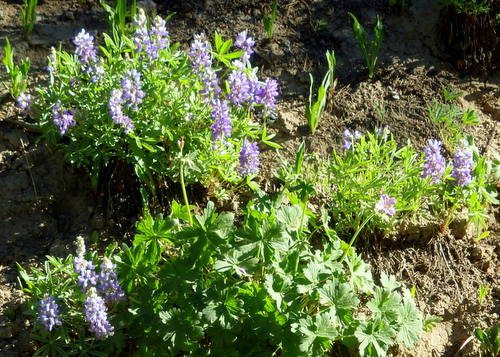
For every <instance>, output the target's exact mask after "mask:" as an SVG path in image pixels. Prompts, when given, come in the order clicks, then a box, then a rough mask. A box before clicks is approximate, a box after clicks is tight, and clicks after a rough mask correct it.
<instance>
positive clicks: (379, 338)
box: [354, 319, 396, 357]
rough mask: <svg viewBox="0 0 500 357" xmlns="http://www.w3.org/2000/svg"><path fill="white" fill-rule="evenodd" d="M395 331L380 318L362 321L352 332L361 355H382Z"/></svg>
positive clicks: (370, 356) (385, 352)
mask: <svg viewBox="0 0 500 357" xmlns="http://www.w3.org/2000/svg"><path fill="white" fill-rule="evenodd" d="M395 334H396V332H395V330H394V329H393V328H392V327H391V326H390V325H388V324H387V323H386V322H384V321H382V320H378V319H377V320H372V321H363V322H362V323H361V324H360V325H359V326H358V327H357V328H356V331H355V332H354V336H355V337H356V338H357V339H358V342H359V353H360V355H361V356H369V357H384V356H386V355H387V350H388V349H389V347H390V346H391V345H392V343H393V339H394V336H395Z"/></svg>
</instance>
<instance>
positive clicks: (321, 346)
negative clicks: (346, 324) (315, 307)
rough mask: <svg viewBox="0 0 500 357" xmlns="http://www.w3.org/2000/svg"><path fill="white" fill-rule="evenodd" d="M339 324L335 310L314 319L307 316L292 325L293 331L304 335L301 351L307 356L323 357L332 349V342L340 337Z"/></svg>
mask: <svg viewBox="0 0 500 357" xmlns="http://www.w3.org/2000/svg"><path fill="white" fill-rule="evenodd" d="M338 326H339V322H338V320H337V317H336V315H335V309H329V310H327V311H324V312H322V313H320V314H318V315H315V316H314V317H311V316H306V317H305V318H302V319H300V320H299V322H298V323H295V324H292V330H294V331H296V332H299V333H300V334H301V335H302V338H301V341H300V346H299V348H300V350H301V352H305V353H306V354H307V356H323V355H324V352H325V351H326V350H328V349H330V348H331V347H332V342H333V341H334V340H335V339H336V338H337V337H338V336H339V332H338Z"/></svg>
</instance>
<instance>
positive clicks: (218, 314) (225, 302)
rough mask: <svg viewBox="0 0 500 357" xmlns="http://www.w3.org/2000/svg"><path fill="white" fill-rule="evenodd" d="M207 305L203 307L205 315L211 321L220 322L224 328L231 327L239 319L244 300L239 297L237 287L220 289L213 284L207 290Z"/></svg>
mask: <svg viewBox="0 0 500 357" xmlns="http://www.w3.org/2000/svg"><path fill="white" fill-rule="evenodd" d="M206 298H207V299H206V300H207V301H206V302H207V305H206V307H205V308H204V309H203V312H202V313H203V316H204V317H205V318H206V319H207V320H208V321H209V322H210V323H212V324H213V323H214V322H218V323H219V324H220V325H221V326H222V327H224V328H227V329H229V328H231V327H232V326H233V324H234V323H235V322H236V321H237V320H238V316H239V315H240V312H241V305H242V302H241V300H240V299H239V298H237V289H236V288H227V289H224V290H222V291H221V290H218V286H217V287H215V286H213V287H212V288H211V289H210V290H209V291H207V297H206Z"/></svg>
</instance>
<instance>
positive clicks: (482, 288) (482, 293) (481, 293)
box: [477, 284, 491, 305]
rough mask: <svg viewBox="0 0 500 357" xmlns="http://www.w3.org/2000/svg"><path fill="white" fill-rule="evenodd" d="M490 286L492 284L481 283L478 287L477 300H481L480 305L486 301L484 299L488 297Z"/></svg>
mask: <svg viewBox="0 0 500 357" xmlns="http://www.w3.org/2000/svg"><path fill="white" fill-rule="evenodd" d="M490 288H491V286H490V284H486V285H483V284H479V288H478V289H477V300H478V302H479V305H482V304H483V303H484V300H485V299H486V296H488V293H489V291H490Z"/></svg>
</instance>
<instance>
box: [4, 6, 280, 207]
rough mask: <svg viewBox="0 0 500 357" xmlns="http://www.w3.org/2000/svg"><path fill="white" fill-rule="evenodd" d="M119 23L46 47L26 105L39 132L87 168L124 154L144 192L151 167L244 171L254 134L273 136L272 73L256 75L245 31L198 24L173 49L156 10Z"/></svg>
mask: <svg viewBox="0 0 500 357" xmlns="http://www.w3.org/2000/svg"><path fill="white" fill-rule="evenodd" d="M113 11H114V12H116V13H119V11H118V10H117V9H115V10H113ZM124 11H125V10H123V9H122V11H121V12H120V13H124ZM115 17H116V16H115ZM115 17H112V18H111V20H113V19H115ZM123 17H124V15H123V14H122V16H117V18H119V19H121V20H120V21H122V20H123V21H124V18H123ZM116 21H118V20H116ZM117 23H118V24H121V22H117ZM117 26H118V25H117ZM120 26H121V25H120ZM120 29H121V31H114V32H113V36H112V37H111V36H109V35H107V34H104V44H103V46H101V47H98V46H97V45H96V43H95V41H94V37H93V35H92V34H90V33H88V32H86V31H85V30H82V31H81V32H80V33H79V34H78V35H77V36H76V37H75V38H74V40H73V44H74V46H75V51H74V53H68V52H66V51H63V50H56V49H53V50H52V52H51V54H50V56H49V66H48V70H49V78H50V80H49V84H48V86H47V87H42V88H39V89H38V93H39V96H38V98H36V100H34V101H33V103H32V105H31V110H32V112H33V113H36V114H37V115H36V118H37V119H38V123H39V126H40V127H41V129H42V130H43V138H44V139H46V140H47V141H48V142H49V143H50V144H51V145H55V146H57V147H58V148H60V149H61V150H62V151H63V152H64V154H65V156H66V158H67V159H68V160H69V161H70V162H72V163H73V164H75V165H76V166H79V167H83V168H85V169H87V170H88V172H89V173H90V174H91V176H92V177H94V178H96V177H98V175H99V173H100V172H101V171H102V170H103V168H104V167H106V166H108V165H110V163H111V162H113V161H116V160H121V161H123V162H125V163H127V164H129V165H130V166H131V167H133V169H134V172H135V173H136V175H137V176H138V177H139V178H140V180H141V181H142V183H143V184H144V186H145V187H147V188H148V189H149V192H150V193H152V194H153V195H154V194H155V192H156V191H157V181H158V180H157V177H158V176H163V177H165V176H166V177H169V178H170V179H172V180H174V181H180V180H182V181H186V184H187V183H192V182H198V181H201V182H204V183H207V182H208V181H210V182H211V183H212V184H215V185H216V184H217V182H231V183H238V182H241V181H242V180H243V179H244V178H245V177H249V176H251V175H252V174H254V173H255V172H256V171H257V169H258V155H259V147H258V146H257V144H256V141H257V140H262V141H263V142H264V143H266V144H269V145H274V144H273V143H272V142H271V141H270V138H269V137H268V136H267V134H266V130H265V121H266V118H267V117H269V116H272V115H273V114H274V111H275V107H276V100H277V95H278V83H277V81H276V80H274V79H271V78H268V79H265V80H260V79H259V78H258V77H257V68H254V67H252V65H251V64H250V57H251V55H252V53H253V46H254V43H255V42H254V40H253V39H252V38H251V37H250V36H248V35H247V33H246V31H243V32H242V33H240V34H238V36H237V37H236V40H235V42H234V43H233V41H232V40H226V41H224V40H223V39H222V38H221V36H220V35H218V34H216V36H215V43H214V45H213V46H212V44H211V43H210V42H209V41H208V39H207V37H206V36H205V35H204V34H198V35H195V37H194V40H193V41H192V43H191V45H190V48H189V50H188V51H183V50H180V49H179V45H178V44H173V43H171V41H170V37H169V33H168V31H167V28H166V21H165V20H164V19H162V18H161V17H156V18H155V19H154V20H153V21H149V20H148V19H147V18H146V16H145V14H144V12H139V13H138V15H137V17H136V19H135V24H134V26H132V27H131V28H130V29H129V28H128V27H127V28H125V29H123V28H121V27H120ZM233 45H234V47H235V48H234V51H233V52H231V48H232V47H233ZM6 58H9V57H6ZM12 73H14V72H12ZM17 76H20V74H17ZM16 83H17V82H16ZM23 83H24V82H23ZM24 87H25V86H24ZM24 87H22V88H20V89H16V93H14V95H15V94H19V93H18V92H19V91H22V90H23V89H24ZM181 167H182V169H181ZM181 176H182V177H181ZM146 196H147V195H146ZM146 198H147V197H146Z"/></svg>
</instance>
